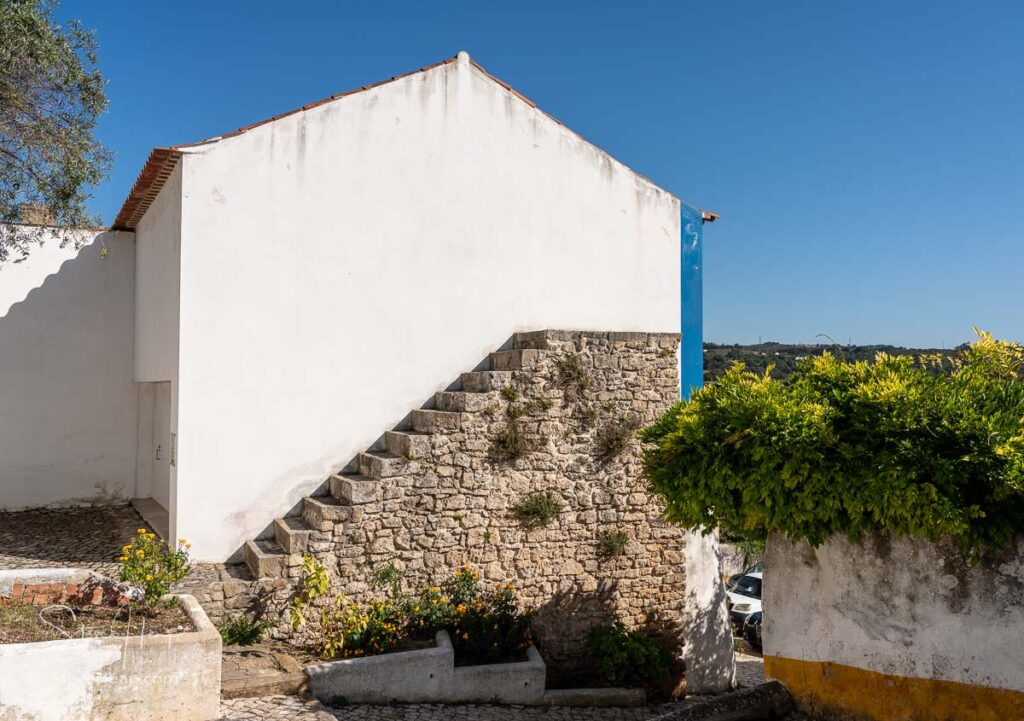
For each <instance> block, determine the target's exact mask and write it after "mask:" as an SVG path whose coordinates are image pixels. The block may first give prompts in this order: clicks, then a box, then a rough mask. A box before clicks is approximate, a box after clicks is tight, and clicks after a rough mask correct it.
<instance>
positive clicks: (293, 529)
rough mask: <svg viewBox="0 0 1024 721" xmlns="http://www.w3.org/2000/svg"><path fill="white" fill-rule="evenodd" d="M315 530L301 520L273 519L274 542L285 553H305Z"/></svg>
mask: <svg viewBox="0 0 1024 721" xmlns="http://www.w3.org/2000/svg"><path fill="white" fill-rule="evenodd" d="M314 530H315V529H314V528H313V527H311V526H310V525H309V524H307V523H306V522H305V521H303V520H302V519H301V518H275V519H274V540H276V541H277V542H278V544H279V545H280V546H281V548H282V549H284V552H285V553H305V552H306V551H308V550H309V538H310V536H312V535H313V531H314Z"/></svg>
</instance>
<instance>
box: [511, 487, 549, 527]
mask: <svg viewBox="0 0 1024 721" xmlns="http://www.w3.org/2000/svg"><path fill="white" fill-rule="evenodd" d="M509 511H510V513H511V515H512V517H513V518H514V519H516V520H517V521H519V523H521V524H522V525H523V526H525V527H526V528H540V527H541V526H546V525H547V524H548V523H550V522H551V521H553V520H554V519H555V518H557V517H558V514H559V513H561V512H562V501H561V500H560V499H559V498H558V496H557V495H556V494H555V493H554V491H537V492H534V493H530V494H528V495H527V496H526V497H525V498H523V499H522V500H521V501H519V502H518V503H516V504H515V505H514V506H512V508H510V509H509Z"/></svg>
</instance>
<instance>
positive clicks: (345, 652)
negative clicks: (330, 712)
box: [296, 566, 533, 664]
mask: <svg viewBox="0 0 1024 721" xmlns="http://www.w3.org/2000/svg"><path fill="white" fill-rule="evenodd" d="M389 567H390V566H389ZM389 567H385V569H383V571H386V570H387V569H388V568H389ZM310 570H311V571H315V570H316V569H313V568H312V567H311V569H310ZM383 571H379V572H378V573H377V574H375V582H376V581H377V580H378V579H379V580H380V584H379V586H380V587H381V588H384V589H386V595H385V597H384V598H378V599H376V600H374V601H371V602H370V603H368V604H358V603H352V602H350V601H349V600H348V599H347V598H346V597H344V596H340V595H335V593H334V592H333V591H331V590H330V584H329V583H325V584H324V586H323V588H324V589H325V590H324V591H323V593H320V591H319V589H320V588H321V586H320V584H319V581H317V580H315V579H316V578H317V575H316V573H315V572H311V573H310V574H308V576H309V577H310V578H313V579H314V580H313V581H312V582H302V581H300V584H299V590H298V591H297V592H296V595H297V596H298V595H301V596H303V597H308V598H310V600H314V599H316V598H322V599H323V600H322V602H321V603H320V604H318V606H319V607H320V615H319V618H318V619H317V621H316V622H315V623H312V624H310V625H311V626H312V628H311V629H309V634H310V636H309V638H310V640H311V644H310V645H311V647H312V650H313V651H314V652H315V653H317V655H319V656H320V657H322V658H326V659H333V658H359V657H361V656H372V655H375V654H380V653H387V652H389V651H394V650H395V649H396V647H398V646H399V645H400V644H401V643H403V642H404V641H408V640H409V639H421V640H425V641H432V640H433V638H434V635H435V634H436V633H437V632H438V631H440V630H442V629H443V630H446V631H448V633H449V635H450V636H451V639H452V645H453V647H454V650H455V659H456V662H457V663H459V664H473V663H494V662H499V661H510V660H517V659H519V658H521V657H522V655H523V652H524V651H525V649H526V647H527V646H528V645H529V644H530V622H531V621H532V619H533V614H532V613H531V612H528V611H523V610H521V609H520V608H519V605H518V603H517V601H516V596H515V587H514V586H513V585H512V584H505V585H501V586H497V587H495V588H492V589H486V588H484V587H483V586H482V585H481V583H480V576H479V574H478V573H477V571H475V570H474V569H473V568H472V567H470V566H465V567H464V568H462V569H460V570H459V571H458V572H457V573H456V574H455V575H454V576H453V577H452V578H451V579H450V580H449V581H447V582H446V583H444V584H443V585H442V586H430V587H428V588H426V589H424V590H422V591H419V592H417V593H412V594H401V593H399V590H398V586H397V585H395V584H396V583H397V578H399V577H400V576H395V575H394V574H390V573H387V574H383V575H384V576H385V578H383V579H381V578H380V577H381V575H382V573H383ZM325 573H326V571H325ZM396 573H397V572H396ZM325 578H326V579H327V580H328V581H329V578H327V576H326V575H325ZM310 586H312V587H313V590H312V591H310V590H308V589H309V587H310Z"/></svg>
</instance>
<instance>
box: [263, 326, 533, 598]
mask: <svg viewBox="0 0 1024 721" xmlns="http://www.w3.org/2000/svg"><path fill="white" fill-rule="evenodd" d="M549 334H550V331H537V332H533V333H517V334H516V335H515V336H514V337H513V349H512V350H503V351H496V352H494V353H491V354H490V358H489V362H490V366H491V370H483V371H472V372H468V373H463V374H462V375H461V376H460V378H459V385H460V387H461V390H458V391H440V392H438V393H436V394H435V396H434V406H435V407H434V408H433V409H419V410H414V411H413V412H412V414H411V417H410V420H409V425H410V427H409V428H403V429H401V430H392V431H387V432H386V433H385V434H384V438H383V444H382V446H383V447H381V448H374V449H370V450H367V451H365V452H363V453H360V454H359V456H358V458H357V459H356V460H355V462H354V464H353V465H354V466H355V467H356V470H355V472H342V473H338V474H335V475H333V476H331V477H330V479H328V483H327V484H326V489H325V490H326V491H327V494H325V495H312V496H306V497H305V498H303V499H302V504H301V515H299V516H287V517H283V518H277V519H275V520H274V523H273V533H274V537H273V538H266V539H257V540H251V541H247V542H246V544H245V549H244V555H245V563H246V565H247V566H248V567H249V569H250V571H251V572H252V573H253V575H254V576H256V577H257V578H297V577H298V576H299V569H300V568H301V565H302V556H303V554H312V555H318V556H319V555H321V554H322V553H326V552H329V551H330V550H331V547H332V546H333V545H334V544H335V543H337V540H336V539H338V538H339V537H341V536H342V535H343V534H342V533H341V532H340V531H341V529H343V528H345V527H347V526H350V525H351V524H358V523H359V522H360V520H361V519H362V518H363V517H364V506H366V505H367V504H372V503H375V502H377V501H378V500H379V496H380V491H381V485H382V483H381V482H382V481H383V480H384V479H389V480H390V479H396V478H398V477H402V476H412V475H417V474H419V473H420V472H421V471H422V470H423V467H424V465H425V464H428V463H429V462H430V456H431V448H432V445H433V442H434V436H436V435H438V434H450V433H454V432H457V431H459V429H460V428H461V427H462V425H463V422H464V421H465V420H466V414H478V413H485V412H487V411H488V409H489V408H493V406H494V405H495V404H496V403H497V402H498V401H499V400H500V391H501V389H502V388H505V387H506V386H508V385H510V384H511V383H512V382H513V375H514V373H515V372H517V371H531V370H533V369H535V368H536V367H537V366H538V363H539V362H540V360H541V359H542V357H543V356H544V354H545V353H546V352H547V351H546V346H547V339H548V336H549Z"/></svg>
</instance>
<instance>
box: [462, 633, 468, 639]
mask: <svg viewBox="0 0 1024 721" xmlns="http://www.w3.org/2000/svg"><path fill="white" fill-rule="evenodd" d="M462 640H463V641H468V640H469V634H468V633H464V634H462Z"/></svg>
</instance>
